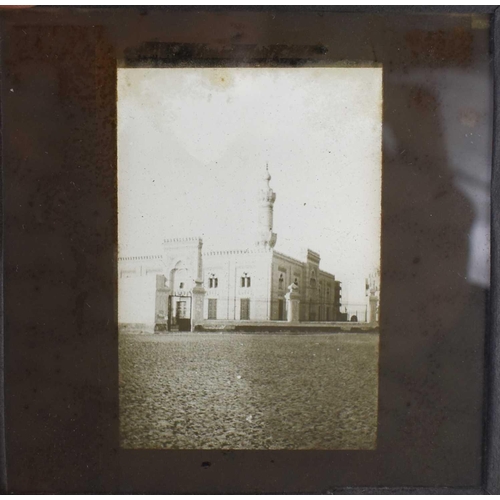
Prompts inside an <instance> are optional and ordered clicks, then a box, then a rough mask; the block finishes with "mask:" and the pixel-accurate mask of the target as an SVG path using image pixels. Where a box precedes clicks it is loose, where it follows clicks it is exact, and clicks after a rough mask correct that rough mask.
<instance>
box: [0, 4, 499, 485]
mask: <svg viewBox="0 0 500 500" xmlns="http://www.w3.org/2000/svg"><path fill="white" fill-rule="evenodd" d="M478 9H479V8H478ZM479 10H480V12H485V8H482V10H481V9H479ZM349 11H350V12H345V13H343V14H335V13H334V12H332V11H329V10H328V9H325V8H308V9H303V10H299V9H278V8H276V9H275V8H269V9H267V10H266V9H251V8H250V9H241V8H238V9H230V10H225V9H220V8H217V9H206V8H204V9H199V8H192V9H185V8H181V9H170V10H169V9H155V8H125V9H110V8H107V9H97V8H91V9H87V8H79V9H66V8H35V9H32V10H30V11H23V12H9V13H7V14H4V15H3V17H2V27H1V29H2V91H1V92H2V94H1V99H2V116H1V119H2V181H3V193H2V201H3V215H4V219H3V221H4V237H3V273H4V285H5V286H4V288H3V289H2V291H3V294H4V295H3V298H4V325H3V326H4V355H5V358H4V373H5V389H4V393H5V414H4V415H5V430H6V457H7V460H6V463H7V480H8V484H7V485H5V490H6V491H8V492H15V493H28V492H58V493H70V492H78V493H79V492H90V493H98V492H125V493H129V492H130V493H132V492H148V493H154V492H163V493H169V492H178V493H183V492H190V493H197V492H199V493H208V492H211V493H218V492H220V493H222V492H224V493H230V492H242V493H243V492H290V493H295V492H297V493H298V492H366V493H382V492H384V493H392V492H397V493H401V492H406V493H416V492H418V493H436V492H437V493H441V492H446V493H450V492H458V493H469V492H485V491H488V492H495V491H496V492H498V485H499V480H498V469H499V468H500V467H498V448H497V449H496V451H495V449H494V448H493V447H491V446H489V445H488V443H492V442H494V441H495V439H496V440H497V442H498V441H499V438H498V432H499V424H498V389H497V392H496V394H497V396H494V394H495V393H494V387H497V388H498V382H499V381H498V377H499V370H498V317H499V316H498V307H500V306H499V305H498V300H497V297H498V279H497V265H496V263H497V262H498V258H499V257H500V255H498V244H497V236H496V235H497V234H498V206H497V204H498V201H496V200H498V197H495V196H493V198H492V204H493V209H492V210H493V233H494V234H493V242H492V245H493V246H492V252H493V259H492V260H493V277H494V280H493V286H492V293H491V297H492V304H493V309H492V315H491V322H490V323H491V325H492V330H491V331H492V332H493V333H496V336H495V335H493V334H492V335H489V336H488V348H487V349H486V354H487V356H488V359H489V362H488V364H487V367H488V368H489V372H488V373H489V378H488V380H489V392H487V394H489V396H488V398H489V399H488V401H489V403H490V404H489V405H488V406H487V407H483V404H484V401H483V392H484V388H485V386H484V380H483V368H484V351H485V348H484V346H485V332H486V330H487V322H486V316H487V314H486V310H487V308H488V304H489V297H488V294H487V293H486V291H485V290H483V289H480V288H478V287H475V286H471V285H468V284H467V283H464V281H463V280H462V279H459V277H457V274H456V271H457V270H463V269H464V267H465V264H466V258H467V238H468V231H469V228H470V224H471V220H472V219H471V217H472V215H471V207H470V206H469V204H468V202H467V200H466V198H465V197H464V196H463V195H462V194H461V193H460V192H459V191H458V190H457V189H456V188H455V187H454V184H453V174H452V172H451V171H450V169H448V168H447V166H448V162H449V159H448V157H447V154H446V147H445V144H444V138H443V129H444V127H445V126H446V124H444V123H442V122H441V119H440V118H439V113H437V112H436V109H437V106H438V103H437V100H436V95H434V94H433V93H432V90H429V89H426V88H425V87H418V86H416V85H415V84H410V83H408V82H405V81H404V79H401V78H399V77H396V75H400V74H402V73H404V72H406V73H410V72H411V71H413V70H418V71H420V72H421V73H422V74H427V73H429V72H430V71H432V70H433V69H436V68H441V67H449V68H460V69H461V70H463V71H466V72H475V73H476V74H480V75H483V74H484V77H485V78H487V77H488V74H489V70H490V64H491V61H490V55H489V53H488V49H489V43H490V38H489V37H488V32H487V30H483V31H480V30H479V31H473V30H471V29H470V18H468V17H467V16H451V17H450V16H446V15H435V16H429V15H428V14H425V15H409V10H408V9H403V12H405V13H408V14H398V13H397V11H395V10H394V9H389V10H387V11H386V12H389V13H390V14H387V15H386V16H384V15H383V13H384V9H366V11H368V12H369V14H365V15H362V14H359V13H358V12H354V9H349ZM400 12H401V11H400ZM469 12H470V9H469ZM474 12H477V10H475V11H474ZM488 12H491V10H489V11H488ZM497 17H498V16H497V15H496V14H495V28H496V29H498V28H499V27H500V25H499V23H498V20H497ZM151 42H153V45H151ZM147 43H149V45H147ZM145 44H146V45H145ZM148 47H149V48H148ZM431 49H432V50H431ZM148 50H149V51H150V52H148ZM172 53H174V54H178V55H174V56H173V55H172ZM497 56H498V47H497V46H496V45H495V73H496V74H497V72H498V57H497ZM117 61H118V63H119V64H120V65H124V64H126V65H142V64H148V65H150V64H156V65H179V64H181V65H182V64H185V65H192V64H202V65H204V64H215V65H222V66H224V65H225V66H227V65H241V64H255V63H256V62H258V63H259V64H265V65H270V66H280V65H281V66H299V65H316V64H319V65H330V64H337V63H339V62H340V63H345V62H346V61H354V62H356V63H361V64H368V63H373V62H375V63H381V64H383V66H384V104H383V106H384V109H383V112H384V129H383V133H384V138H383V139H384V145H383V194H382V197H383V199H382V207H383V220H382V297H381V307H382V309H381V349H380V353H381V354H380V399H379V408H380V409H379V429H378V437H379V441H378V449H377V450H376V451H373V452H370V451H321V452H320V451H234V452H231V451H229V452H222V451H203V450H183V451H164V450H162V451H160V450H156V451H155V450H134V451H132V450H120V449H119V447H118V358H117V355H118V351H117V340H118V334H117V324H116V310H117V308H116V283H117V277H116V258H117V246H116V242H117V235H116V223H117V214H116V206H117V205H116V64H117ZM426 72H427V73H426ZM495 82H496V86H495V96H496V104H497V103H498V80H495ZM470 99H472V102H471V104H470V105H471V106H473V105H474V102H473V97H471V98H470ZM495 119H496V120H498V118H497V117H496V118H495ZM495 125H496V130H498V122H497V121H495ZM394 144H397V148H396V149H394V147H393V145H394ZM401 151H405V154H402V153H401ZM497 168H498V145H497V144H496V145H495V169H494V172H496V169H497ZM498 182H499V181H498V176H497V175H494V176H493V193H496V192H497V191H498V189H499V187H498ZM429 211H431V212H432V213H433V214H434V218H433V219H432V222H430V221H429V217H426V214H428V213H429ZM430 296H432V297H435V299H432V300H431V299H430ZM493 356H495V358H493ZM495 397H496V399H495ZM486 413H487V415H488V417H487V419H486V422H485V425H486V428H485V429H483V416H484V415H485V414H486ZM483 430H486V433H484V432H483ZM484 436H486V440H485V443H486V446H485V447H484V448H483V437H484ZM482 456H483V457H484V458H485V459H486V458H487V460H482V458H481V457H482ZM206 463H209V464H210V466H208V467H207V465H206ZM202 464H205V466H202ZM400 488H403V489H400Z"/></svg>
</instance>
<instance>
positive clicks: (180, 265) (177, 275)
mask: <svg viewBox="0 0 500 500" xmlns="http://www.w3.org/2000/svg"><path fill="white" fill-rule="evenodd" d="M193 286H194V277H193V276H192V272H191V270H190V269H189V267H188V266H187V265H186V264H185V263H184V262H183V261H179V262H177V263H176V264H175V266H174V267H173V269H172V270H171V271H170V296H169V299H168V330H169V331H181V332H188V331H191V316H192V289H193Z"/></svg>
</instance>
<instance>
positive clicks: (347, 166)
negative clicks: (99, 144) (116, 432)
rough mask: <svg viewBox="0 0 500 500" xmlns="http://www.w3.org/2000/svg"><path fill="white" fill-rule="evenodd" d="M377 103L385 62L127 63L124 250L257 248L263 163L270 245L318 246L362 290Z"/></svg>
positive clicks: (377, 196) (349, 292) (122, 117)
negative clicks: (179, 242) (270, 195)
mask: <svg viewBox="0 0 500 500" xmlns="http://www.w3.org/2000/svg"><path fill="white" fill-rule="evenodd" d="M381 113H382V69H381V68H293V69H289V68H286V69H285V68H283V69H282V68H231V69H212V68H202V69H199V68H189V69H187V68H165V69H119V70H118V210H119V213H118V224H119V231H118V241H119V252H120V255H121V256H133V255H148V254H156V253H161V242H162V241H163V240H164V239H165V238H174V237H184V236H201V237H202V238H203V241H204V249H205V250H208V249H209V248H217V249H223V248H227V249H237V248H246V247H248V246H252V245H253V239H254V233H255V215H256V208H257V194H256V193H257V187H258V185H259V182H261V178H262V175H263V173H264V170H265V165H266V162H268V163H269V171H270V173H271V176H272V179H271V186H272V188H273V189H274V191H275V192H276V195H277V196H276V203H275V205H274V232H275V233H277V235H278V239H277V244H276V250H278V251H281V252H284V253H287V254H289V255H290V256H292V257H299V255H300V254H299V252H300V250H301V248H311V249H312V250H314V251H316V252H319V253H320V255H321V264H320V267H321V268H322V269H323V270H325V271H328V272H330V273H332V274H334V275H335V276H336V278H337V279H339V280H341V281H342V282H343V289H344V292H343V296H344V301H346V300H347V301H351V302H355V301H358V300H361V296H360V297H358V295H359V294H361V295H364V289H362V290H359V288H360V287H361V288H362V286H363V283H364V279H365V277H367V276H368V274H369V273H371V272H373V271H374V270H375V269H376V268H377V267H378V265H379V261H380V216H381V208H380V205H381V140H382V137H381V134H382V116H381Z"/></svg>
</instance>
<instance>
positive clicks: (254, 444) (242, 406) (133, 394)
mask: <svg viewBox="0 0 500 500" xmlns="http://www.w3.org/2000/svg"><path fill="white" fill-rule="evenodd" d="M377 374H378V334H374V333H338V334H266V333H255V334H251V333H244V334H237V333H220V334H219V333H205V334H199V333H176V334H166V335H146V334H121V335H120V431H121V445H122V447H125V448H170V449H208V448H213V449H373V448H374V447H375V445H376V427H377V387H378V375H377Z"/></svg>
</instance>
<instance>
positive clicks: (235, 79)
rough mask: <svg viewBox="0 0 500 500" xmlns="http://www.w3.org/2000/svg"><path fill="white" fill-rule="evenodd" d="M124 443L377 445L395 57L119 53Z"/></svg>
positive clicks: (328, 447) (180, 445) (291, 447)
mask: <svg viewBox="0 0 500 500" xmlns="http://www.w3.org/2000/svg"><path fill="white" fill-rule="evenodd" d="M117 107H118V123H117V140H118V323H119V390H120V394H119V403H120V413H119V419H120V446H121V447H122V448H128V449H223V450H224V449H227V450H238V449H240V450H280V449H283V450H284V449H287V450H295V449H296V450H305V449H311V450H374V449H376V447H377V421H378V414H377V413H378V383H379V381H378V363H379V335H381V334H382V335H383V332H380V331H379V310H380V300H381V289H380V234H381V166H382V158H381V145H382V68H381V67H378V66H377V65H371V66H370V67H357V66H343V67H301V68H258V67H244V68H179V67H177V68H120V69H119V70H118V103H117Z"/></svg>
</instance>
